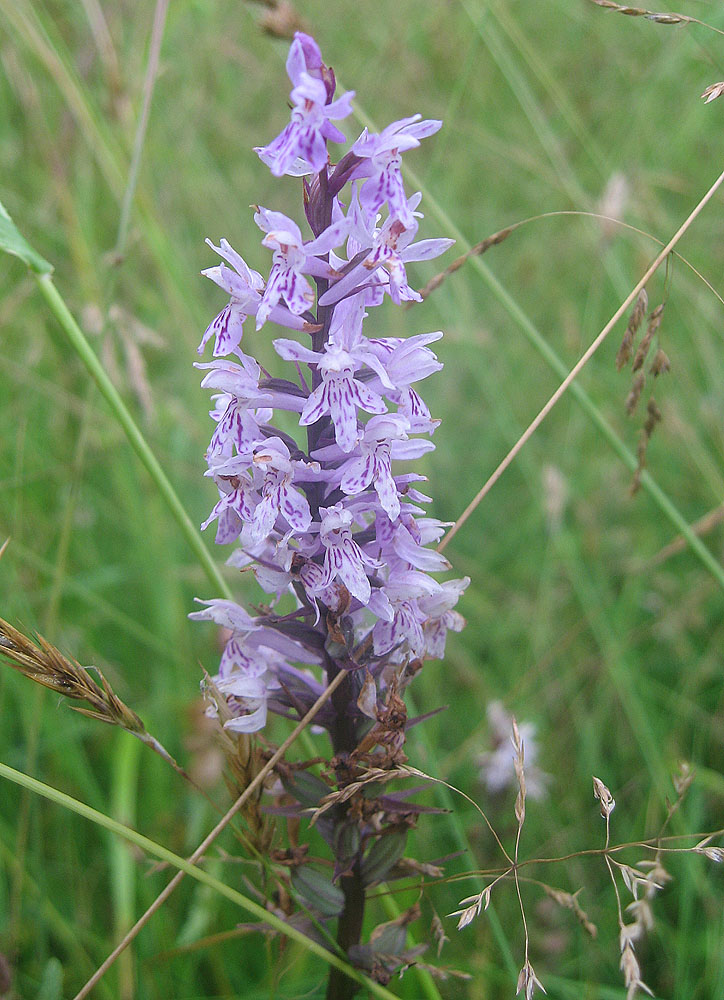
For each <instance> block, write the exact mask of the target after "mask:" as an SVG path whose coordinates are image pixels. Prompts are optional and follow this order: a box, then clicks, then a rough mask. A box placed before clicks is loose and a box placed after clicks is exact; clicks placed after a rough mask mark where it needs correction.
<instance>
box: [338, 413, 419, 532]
mask: <svg viewBox="0 0 724 1000" xmlns="http://www.w3.org/2000/svg"><path fill="white" fill-rule="evenodd" d="M408 426H409V425H408V423H407V420H405V418H404V417H400V416H398V415H397V414H395V413H386V414H383V415H382V416H376V417H372V418H371V419H370V420H368V421H367V423H366V424H365V428H364V432H363V434H362V438H361V440H360V448H361V451H362V454H361V456H360V457H359V458H355V459H352V460H351V461H349V462H347V463H346V464H345V465H344V466H343V467H342V470H341V472H342V479H341V482H340V488H341V490H342V492H343V493H346V494H347V495H355V494H357V493H362V491H363V490H364V489H365V488H366V487H367V486H369V484H370V483H372V484H373V485H374V488H375V491H376V492H377V496H378V497H379V500H380V503H381V504H382V506H383V507H384V509H385V510H386V511H387V514H388V515H389V517H390V518H391V520H393V521H394V520H395V519H396V518H397V516H398V515H399V513H400V499H399V497H398V496H397V486H396V484H395V480H394V479H393V476H392V464H391V463H392V454H391V450H392V442H393V441H406V440H407V428H408Z"/></svg>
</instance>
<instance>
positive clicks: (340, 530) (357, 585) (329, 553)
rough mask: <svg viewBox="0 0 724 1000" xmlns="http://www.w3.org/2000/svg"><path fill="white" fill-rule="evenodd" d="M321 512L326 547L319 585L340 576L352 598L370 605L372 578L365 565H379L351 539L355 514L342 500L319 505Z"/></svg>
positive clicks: (321, 537) (322, 533)
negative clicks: (330, 504) (326, 505)
mask: <svg viewBox="0 0 724 1000" xmlns="http://www.w3.org/2000/svg"><path fill="white" fill-rule="evenodd" d="M319 513H320V516H321V518H322V521H321V526H320V529H319V538H320V540H321V542H322V545H323V546H324V548H325V553H324V574H323V576H322V577H321V579H320V581H319V587H328V586H329V584H330V583H331V582H332V581H333V580H335V579H337V578H339V579H340V580H341V581H342V583H343V584H344V585H345V587H346V588H347V590H348V591H349V592H350V594H352V596H353V597H356V598H357V600H358V601H360V602H361V603H362V604H367V602H368V601H369V598H370V581H369V579H368V577H367V572H366V569H365V567H369V568H371V569H374V568H375V567H376V566H377V565H378V564H377V563H376V562H375V560H374V559H371V558H370V557H369V556H366V555H365V554H364V552H363V551H362V549H361V548H360V547H359V545H358V544H357V542H355V540H354V539H353V538H352V530H351V528H352V520H353V518H352V514H351V513H350V511H348V510H345V509H344V508H343V507H342V504H339V503H338V504H335V505H334V506H333V507H320V508H319Z"/></svg>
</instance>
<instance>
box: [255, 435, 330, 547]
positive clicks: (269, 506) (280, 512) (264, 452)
mask: <svg viewBox="0 0 724 1000" xmlns="http://www.w3.org/2000/svg"><path fill="white" fill-rule="evenodd" d="M253 462H254V465H255V466H256V467H257V468H258V469H261V470H262V471H263V473H264V481H263V483H262V484H261V487H260V493H261V501H260V502H259V504H258V505H257V507H256V510H255V511H254V516H253V518H252V521H251V524H252V538H256V539H259V540H261V539H263V538H266V537H267V535H269V533H270V532H271V530H272V528H273V527H274V524H275V522H276V519H277V517H279V516H281V517H283V518H284V520H285V521H286V522H287V524H288V525H289V527H290V529H291V532H296V533H297V534H299V533H302V532H304V531H306V530H307V528H308V527H309V525H310V524H311V523H312V513H311V511H310V509H309V503H308V502H307V499H306V497H304V496H303V495H302V494H301V493H300V492H299V490H297V489H295V488H294V487H293V486H292V481H293V479H294V472H295V468H298V467H299V466H302V465H304V464H305V463H303V462H298V461H292V459H291V457H290V454H289V448H288V447H287V446H286V444H285V443H284V442H283V441H282V440H281V438H278V437H271V438H267V440H266V441H264V443H263V445H259V446H258V447H257V448H256V449H255V451H254V457H253ZM315 465H316V463H315ZM318 470H319V466H318V465H316V471H318Z"/></svg>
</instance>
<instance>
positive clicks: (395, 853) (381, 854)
mask: <svg viewBox="0 0 724 1000" xmlns="http://www.w3.org/2000/svg"><path fill="white" fill-rule="evenodd" d="M406 841H407V833H406V832H405V833H390V834H387V836H384V837H380V838H379V840H376V841H375V842H374V844H373V845H372V847H370V849H369V851H368V852H367V856H366V857H365V859H364V861H363V862H362V879H363V881H364V884H365V885H366V886H367V885H372V884H373V883H374V882H382V881H383V880H384V878H385V875H387V872H388V871H389V870H390V868H392V866H393V865H395V864H397V862H398V861H399V860H400V858H401V857H402V855H403V853H404V851H405V843H406Z"/></svg>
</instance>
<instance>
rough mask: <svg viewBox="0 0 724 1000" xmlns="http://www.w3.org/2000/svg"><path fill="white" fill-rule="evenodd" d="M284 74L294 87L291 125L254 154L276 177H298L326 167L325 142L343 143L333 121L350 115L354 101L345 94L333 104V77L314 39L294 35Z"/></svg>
mask: <svg viewBox="0 0 724 1000" xmlns="http://www.w3.org/2000/svg"><path fill="white" fill-rule="evenodd" d="M287 74H288V76H289V79H290V80H291V81H292V83H293V84H294V88H293V90H292V92H291V100H292V105H293V107H292V117H291V121H290V122H289V124H288V125H287V126H286V128H285V129H284V130H283V131H282V132H281V133H280V135H278V136H277V137H276V139H274V140H272V142H270V143H269V145H267V146H257V147H255V150H254V151H255V152H256V153H257V154H258V156H259V158H260V159H261V160H262V162H264V163H266V164H267V166H268V167H270V169H271V172H272V173H273V174H274V176H275V177H282V176H283V175H284V174H290V175H292V176H294V177H299V176H302V175H303V174H309V173H312V172H313V171H314V172H319V171H320V170H322V169H324V168H325V167H326V166H327V161H328V155H327V141H328V140H330V141H332V142H344V141H345V136H344V133H343V132H340V131H339V129H338V128H337V127H336V126H335V125H333V124H332V121H339V120H340V119H341V118H346V117H347V115H349V114H350V113H351V111H352V105H351V101H352V98H353V97H354V91H348V92H347V93H346V94H344V95H343V96H342V97H340V98H338V99H337V100H336V101H333V100H332V95H333V94H334V74H333V73H332V72H331V71H330V70H328V69H327V67H326V66H325V65H324V63H323V62H322V58H321V54H320V52H319V47H318V46H317V43H316V42H315V41H314V39H313V38H311V37H310V36H309V35H304V34H302V32H297V33H296V35H295V36H294V41H293V42H292V44H291V48H290V49H289V55H288V57H287ZM330 88H331V90H330Z"/></svg>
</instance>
